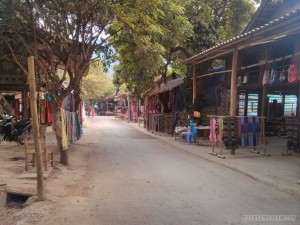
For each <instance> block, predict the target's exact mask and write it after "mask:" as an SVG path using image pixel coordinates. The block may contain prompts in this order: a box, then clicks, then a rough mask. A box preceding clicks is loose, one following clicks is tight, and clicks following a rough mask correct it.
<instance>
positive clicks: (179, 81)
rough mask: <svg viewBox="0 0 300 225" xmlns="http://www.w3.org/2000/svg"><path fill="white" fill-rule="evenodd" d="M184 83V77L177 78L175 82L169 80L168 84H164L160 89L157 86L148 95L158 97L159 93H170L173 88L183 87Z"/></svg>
mask: <svg viewBox="0 0 300 225" xmlns="http://www.w3.org/2000/svg"><path fill="white" fill-rule="evenodd" d="M182 83H183V77H181V78H177V79H175V80H169V81H168V82H167V83H162V84H161V85H160V86H159V87H158V86H156V87H154V88H153V89H152V90H150V91H149V92H148V93H147V95H148V96H152V95H157V94H159V93H163V92H165V91H170V90H172V89H173V88H175V87H177V86H179V85H181V84H182Z"/></svg>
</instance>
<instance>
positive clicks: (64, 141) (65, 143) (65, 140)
mask: <svg viewBox="0 0 300 225" xmlns="http://www.w3.org/2000/svg"><path fill="white" fill-rule="evenodd" d="M61 129H62V130H61V138H62V147H63V150H67V149H68V137H67V133H66V129H67V126H66V116H65V110H63V109H61Z"/></svg>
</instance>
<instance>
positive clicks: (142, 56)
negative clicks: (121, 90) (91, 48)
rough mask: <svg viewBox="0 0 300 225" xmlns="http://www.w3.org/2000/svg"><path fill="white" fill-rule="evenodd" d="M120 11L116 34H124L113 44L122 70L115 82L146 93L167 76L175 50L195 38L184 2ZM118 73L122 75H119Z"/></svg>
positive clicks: (165, 1) (163, 1)
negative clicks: (162, 75)
mask: <svg viewBox="0 0 300 225" xmlns="http://www.w3.org/2000/svg"><path fill="white" fill-rule="evenodd" d="M134 3H135V4H123V5H120V7H118V10H120V11H121V12H122V16H120V17H117V18H116V20H115V21H114V23H113V26H112V30H115V31H117V30H120V32H119V33H118V35H117V36H116V37H115V38H114V39H113V40H112V44H113V46H114V47H115V49H116V51H117V54H118V57H117V59H118V61H119V63H120V64H119V66H118V69H117V70H115V72H116V74H115V77H114V79H115V82H117V83H118V82H121V83H126V84H127V87H128V88H129V90H131V91H134V92H136V93H137V94H140V93H142V92H143V91H144V90H145V89H146V88H148V87H149V83H151V82H152V81H153V80H154V79H155V78H156V77H157V76H158V75H160V74H162V73H166V71H167V68H168V65H169V64H170V63H171V61H172V54H173V49H174V48H176V47H177V46H178V45H180V44H182V43H184V42H185V41H186V40H187V38H188V37H189V36H190V35H191V34H192V27H191V25H190V23H189V22H188V20H187V18H186V17H185V15H184V8H183V7H182V5H181V4H180V1H174V0H160V1H159V0H152V1H134ZM117 71H118V72H117Z"/></svg>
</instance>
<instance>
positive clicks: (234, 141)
mask: <svg viewBox="0 0 300 225" xmlns="http://www.w3.org/2000/svg"><path fill="white" fill-rule="evenodd" d="M222 124H223V126H222V131H223V137H222V140H223V142H224V145H225V146H226V149H233V150H235V149H236V148H238V147H239V142H240V141H239V136H238V120H237V118H236V117H225V118H223V123H222Z"/></svg>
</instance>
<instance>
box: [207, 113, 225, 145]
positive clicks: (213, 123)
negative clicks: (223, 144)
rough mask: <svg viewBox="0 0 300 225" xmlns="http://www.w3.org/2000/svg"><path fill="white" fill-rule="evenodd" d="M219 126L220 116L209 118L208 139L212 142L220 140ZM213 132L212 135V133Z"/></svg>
mask: <svg viewBox="0 0 300 225" xmlns="http://www.w3.org/2000/svg"><path fill="white" fill-rule="evenodd" d="M220 126H221V129H222V126H223V124H222V120H221V119H220V118H211V119H210V135H209V140H210V141H213V142H217V141H220V140H221V137H220V132H219V131H220ZM212 133H214V135H212Z"/></svg>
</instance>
